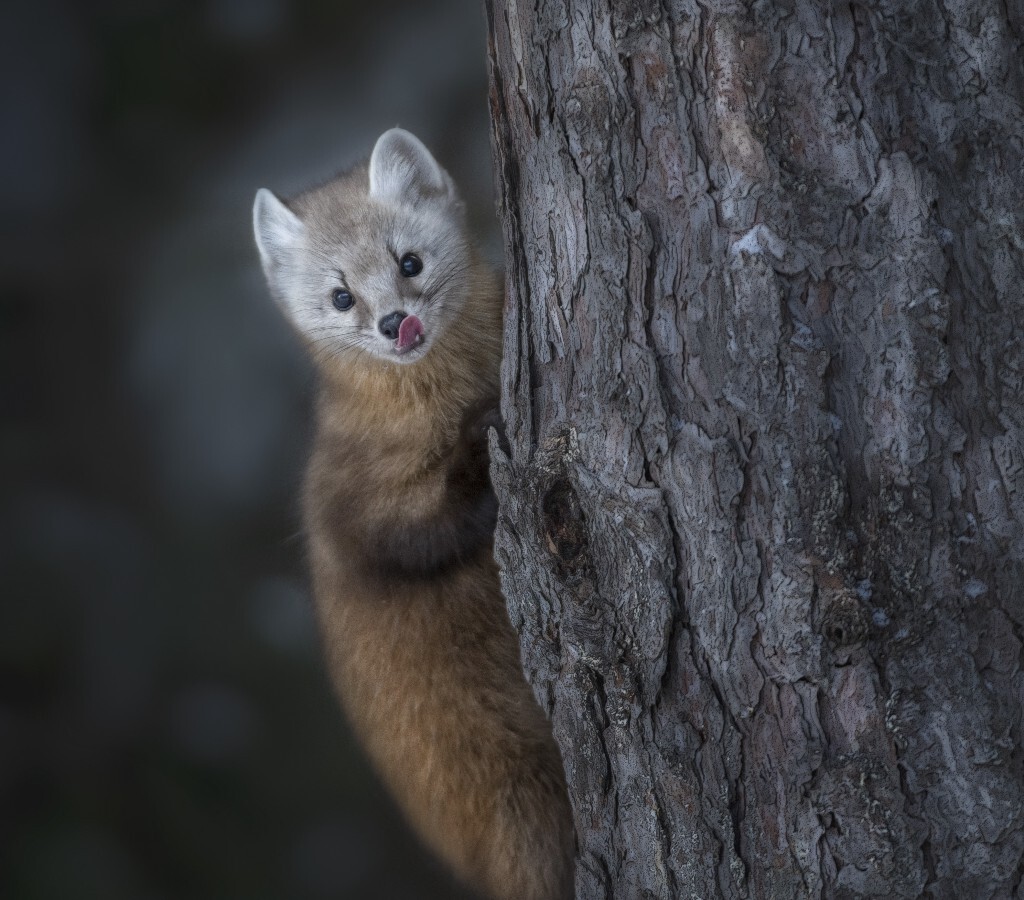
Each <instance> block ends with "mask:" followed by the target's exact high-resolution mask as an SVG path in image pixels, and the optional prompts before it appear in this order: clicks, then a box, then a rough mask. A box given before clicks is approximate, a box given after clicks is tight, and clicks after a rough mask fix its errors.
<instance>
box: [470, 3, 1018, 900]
mask: <svg viewBox="0 0 1024 900" xmlns="http://www.w3.org/2000/svg"><path fill="white" fill-rule="evenodd" d="M487 7H488V14H489V19H490V29H491V46H490V55H491V74H492V92H491V102H492V114H493V123H494V133H493V146H494V151H495V154H496V166H497V171H498V179H499V187H500V192H501V203H502V209H501V212H502V217H503V225H504V229H505V239H506V247H507V267H508V283H509V299H508V305H507V321H506V342H505V354H506V359H505V372H504V375H505V379H504V380H505V388H504V390H505V394H504V397H503V405H504V412H505V416H506V419H507V422H508V435H509V438H510V442H511V454H510V456H507V457H506V456H504V455H502V454H501V453H500V451H499V450H498V448H497V446H496V445H495V446H494V450H495V462H494V468H493V476H494V479H495V483H496V487H497V490H498V492H499V495H500V499H501V509H502V512H501V517H500V522H499V527H498V538H497V550H496V552H497V554H498V558H499V561H500V562H501V564H502V566H503V570H504V575H503V578H504V588H505V591H506V596H507V598H508V602H509V608H510V612H511V615H512V618H513V621H514V622H515V624H516V626H517V628H518V629H519V631H520V634H521V637H522V648H523V656H524V664H525V666H526V668H527V673H528V676H529V678H530V679H531V681H532V683H533V684H534V686H535V689H536V690H537V693H538V695H539V696H540V697H541V698H542V700H543V701H544V702H545V703H546V704H547V707H548V708H549V709H550V710H551V713H552V716H553V721H554V727H555V733H556V737H557V739H558V742H559V744H560V746H561V749H562V753H563V756H564V759H565V765H566V770H567V775H568V780H569V785H570V791H571V796H572V802H573V805H574V808H575V816H576V827H577V830H578V839H579V858H578V866H577V882H578V896H579V897H581V898H586V900H591V898H598V897H617V898H640V897H686V898H690V897H700V898H712V897H727V898H738V897H753V898H762V897H778V898H790V897H893V898H896V897H918V896H930V897H965V898H983V897H1011V896H1012V897H1021V896H1024V888H1022V884H1021V882H1022V874H1024V758H1022V740H1021V738H1022V735H1021V710H1022V706H1024V674H1022V671H1021V664H1022V654H1021V651H1022V643H1024V590H1022V584H1024V565H1022V560H1024V451H1022V436H1024V407H1022V403H1021V392H1022V387H1024V303H1022V298H1021V292H1022V290H1024V263H1022V259H1024V108H1022V105H1021V104H1022V97H1024V75H1022V60H1024V47H1022V41H1021V36H1022V34H1024V13H1022V5H1021V3H1020V0H924V2H916V0H879V2H875V3H871V4H861V3H852V4H848V3H830V2H824V0H821V2H810V0H806V2H803V0H788V2H787V0H779V2H775V3H770V2H752V3H739V2H725V0H701V2H696V0H662V2H658V0H641V2H631V0H593V2H583V0H580V2H575V0H545V2H541V3H537V4H521V3H519V2H518V0H488V2H487Z"/></svg>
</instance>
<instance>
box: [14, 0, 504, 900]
mask: <svg viewBox="0 0 1024 900" xmlns="http://www.w3.org/2000/svg"><path fill="white" fill-rule="evenodd" d="M0 72H2V76H0V123H2V137H0V202H2V210H3V215H2V219H0V228H2V229H3V239H2V242H0V259H2V297H0V370H2V373H3V377H2V381H0V392H2V393H0V408H2V413H3V427H2V437H0V461H2V465H0V496H2V498H3V503H2V511H0V573H2V574H0V897H2V898H8V900H37V898H38V900H76V898H87V897H88V898H153V900H156V898H189V900H204V898H251V900H260V898H267V900H270V898H273V900H283V898H289V900H304V898H310V900H313V898H342V897H344V898H349V897H351V898H389V900H390V898H403V897H408V898H430V897H458V896H463V895H461V894H460V893H459V892H458V891H457V890H456V889H455V888H454V886H453V885H452V884H451V882H450V881H449V880H448V877H447V875H446V874H445V873H444V872H443V871H442V870H441V869H440V867H439V866H438V865H436V864H435V863H434V862H433V861H432V860H431V859H430V858H429V857H428V856H427V855H426V853H425V852H424V851H422V850H421V849H420V848H419V847H418V846H417V844H416V842H415V840H414V839H413V838H412V837H411V835H410V834H409V833H408V831H407V830H406V829H405V826H404V825H403V824H402V822H401V820H400V819H399V817H398V815H397V813H396V811H395V809H394V808H393V806H392V805H391V801H390V800H389V799H388V798H387V797H386V795H385V794H384V793H383V791H382V789H381V787H380V786H379V784H378V783H377V782H376V781H375V779H374V777H373V775H372V774H371V772H370V770H369V769H368V767H367V764H366V762H365V761H364V760H363V758H362V756H361V754H360V751H359V750H358V748H357V746H356V745H355V742H354V741H353V739H352V737H351V735H350V734H349V733H348V731H347V730H346V727H345V725H344V723H343V721H342V719H341V715H340V713H339V711H338V709H337V707H336V705H335V702H334V698H333V696H332V695H331V691H330V688H329V685H328V683H327V680H326V677H325V674H324V671H323V667H322V665H321V661H320V655H319V648H318V646H317V639H316V634H315V631H314V626H313V621H312V615H311V605H310V599H309V596H308V591H307V586H306V582H305V580H304V575H303V565H302V553H303V548H302V541H301V537H300V535H299V533H298V510H297V506H296V492H297V487H298V483H299V479H300V477H301V471H302V466H303V461H304V457H305V454H306V450H307V444H308V440H309V437H310V429H311V423H310V395H311V392H312V389H313V387H314V383H313V378H312V374H311V372H310V369H309V367H308V366H307V364H306V363H305V361H304V358H303V354H302V351H301V348H300V346H299V345H298V343H297V341H296V340H295V339H294V338H293V337H292V335H291V334H290V332H289V331H288V329H287V328H286V326H285V324H284V321H283V319H282V318H281V317H280V315H279V314H278V313H277V312H276V310H275V309H274V307H273V304H272V302H271V300H270V299H269V296H268V294H267V292H266V289H265V288H264V285H263V281H262V276H261V274H260V272H259V269H258V263H257V257H256V252H255V249H254V247H253V243H252V237H251V224H250V215H251V213H250V210H251V205H252V199H253V195H254V193H255V191H256V189H257V188H259V187H270V188H272V189H274V190H275V191H277V192H278V193H281V194H284V195H288V194H289V193H292V192H295V191H297V190H299V189H301V188H304V187H307V186H309V185H311V184H313V183H315V182H316V181H318V180H320V179H322V178H324V177H327V176H329V175H331V174H332V173H334V172H336V171H338V170H339V169H341V168H343V167H345V166H347V165H348V164H350V163H352V162H355V161H357V160H358V159H360V158H362V157H365V156H366V155H368V154H369V151H370V149H371V148H372V145H373V141H374V139H375V138H376V136H377V135H378V134H379V133H380V132H382V131H383V130H385V129H386V128H389V127H391V126H393V125H402V126H403V127H406V128H409V129H410V130H412V131H413V132H415V133H416V134H417V135H419V136H420V137H421V138H422V139H423V140H424V141H425V142H426V143H427V145H428V146H430V147H431V148H432V149H433V150H434V152H435V154H436V155H437V156H438V158H439V159H440V160H441V161H442V163H444V164H445V165H447V166H448V168H449V170H450V171H451V172H452V174H453V175H454V177H455V179H456V181H457V182H458V183H459V184H460V185H461V186H462V187H463V190H464V193H465V194H466V196H467V198H468V199H469V201H470V205H471V214H472V215H473V217H474V219H475V221H476V223H477V225H478V227H479V229H480V232H481V234H482V235H483V236H484V238H485V241H486V244H487V246H488V248H489V250H490V253H491V254H492V256H493V257H494V258H500V251H499V241H498V237H497V231H496V226H495V224H494V221H493V205H492V199H491V198H492V193H491V191H492V185H491V169H490V159H489V148H488V140H489V131H488V125H487V118H486V117H487V103H486V54H485V33H484V23H483V13H482V10H481V8H480V5H479V4H478V3H476V2H469V3H467V2H463V0H448V2H436V3H422V2H420V3H416V2H414V0H408V2H385V0H378V2H375V3H371V4H365V3H362V2H345V0H323V2H315V0H307V2H285V0H195V2H178V3H171V2H161V0H133V2H129V0H123V2H113V0H110V2H89V3H81V2H71V0H67V2H60V0H35V2H31V3H29V2H23V3H8V4H5V5H4V9H3V12H2V20H0Z"/></svg>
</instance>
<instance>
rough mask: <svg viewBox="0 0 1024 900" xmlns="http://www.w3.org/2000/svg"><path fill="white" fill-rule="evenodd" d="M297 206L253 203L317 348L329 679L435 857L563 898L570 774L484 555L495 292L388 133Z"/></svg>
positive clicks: (525, 893) (503, 891)
mask: <svg viewBox="0 0 1024 900" xmlns="http://www.w3.org/2000/svg"><path fill="white" fill-rule="evenodd" d="M290 206H291V208H290V209H289V207H286V206H285V205H284V204H282V203H281V202H280V201H279V200H277V199H276V198H274V197H273V195H270V194H269V192H263V191H261V192H260V194H259V195H257V202H256V208H255V210H254V217H255V225H256V233H257V244H258V245H259V248H260V253H261V257H262V260H263V265H264V270H265V272H266V274H267V278H268V281H269V283H270V286H271V289H272V291H273V292H274V294H275V296H276V297H277V299H278V301H279V302H280V303H281V304H282V305H283V306H284V308H285V310H286V312H288V314H289V315H290V317H291V319H292V321H293V323H294V324H295V325H296V327H297V328H298V329H299V331H300V332H301V333H302V334H304V335H305V336H306V338H307V340H308V341H309V343H310V346H311V349H312V350H313V351H314V357H315V359H316V361H317V365H318V369H319V374H320V396H319V399H318V404H317V410H318V425H317V435H316V438H315V442H314V450H313V455H312V459H311V462H310V466H309V470H308V473H307V478H306V485H305V495H304V516H305V526H306V532H307V535H308V541H309V552H310V560H311V563H312V578H313V588H314V595H315V598H316V605H317V612H318V617H319V620H320V625H321V630H322V633H323V637H324V643H325V647H326V652H327V659H328V663H329V667H330V672H331V675H332V679H333V681H334V684H335V687H336V689H337V691H338V694H339V696H340V698H341V701H342V705H343V706H344V708H345V711H346V713H347V714H348V716H349V718H350V720H351V722H352V724H353V726H354V728H355V730H356V732H357V734H358V735H359V737H360V739H361V740H362V742H363V744H364V746H365V748H366V750H367V752H368V754H369V756H370V758H371V760H372V761H373V762H374V765H375V766H376V768H377V769H378V771H379V772H380V774H381V776H382V777H383V779H384V781H385V782H386V784H387V785H388V786H389V788H390V789H391V790H392V792H393V793H394V796H395V797H396V799H397V801H398V803H399V805H400V806H401V808H402V809H403V810H404V812H405V814H406V816H407V817H408V819H409V821H410V822H411V823H412V825H413V827H414V828H415V829H416V830H417V831H418V833H419V834H420V835H421V837H422V838H423V840H424V841H425V842H426V843H427V844H428V845H429V846H431V847H432V848H433V849H434V850H435V851H436V852H437V853H438V854H439V855H440V856H441V857H442V858H443V859H445V860H447V862H448V863H449V864H450V865H451V866H452V868H453V869H454V870H455V872H456V873H457V874H458V875H459V876H460V877H461V878H462V879H463V880H465V881H466V882H467V883H468V884H469V885H471V886H472V887H474V888H476V889H477V890H479V891H481V892H483V893H484V894H486V895H487V896H490V897H493V898H503V900H504V898H507V900H513V898H515V900H566V898H568V897H570V896H571V894H572V868H571V859H572V827H571V820H570V814H569V807H568V801H567V799H566V789H565V781H564V776H563V772H562V764H561V760H560V758H559V755H558V751H557V749H556V747H555V744H554V741H553V739H552V737H551V733H550V727H549V725H548V722H547V720H546V718H545V716H544V714H543V712H542V711H541V709H540V707H539V706H538V704H537V702H536V700H535V698H534V697H533V694H532V692H531V691H530V689H529V686H528V685H527V684H526V681H525V679H524V677H523V675H522V670H521V666H520V659H519V646H518V641H517V638H516V635H515V632H514V631H513V629H512V627H511V625H510V623H509V620H508V615H507V612H506V609H505V603H504V599H503V598H502V596H501V592H500V587H499V581H498V572H497V567H496V565H495V563H494V560H493V557H492V536H493V527H494V516H495V502H494V496H493V493H492V491H491V487H490V482H489V478H488V471H487V469H488V459H487V445H486V442H487V426H488V425H489V424H492V423H493V422H494V421H495V412H494V411H495V408H496V398H497V391H498V367H499V362H500V353H501V343H500V342H501V312H502V296H501V291H500V288H499V285H498V282H497V279H496V278H495V276H494V274H493V273H492V272H490V271H489V270H488V269H487V267H486V266H485V265H483V264H482V263H481V262H480V260H479V259H478V257H477V255H476V252H475V250H474V249H473V247H472V245H471V243H470V242H469V240H468V239H467V237H466V234H465V226H464V224H463V217H462V212H461V204H460V203H459V201H458V199H457V197H456V195H455V191H454V188H453V186H452V184H451V181H450V179H449V178H448V176H447V174H446V173H445V172H444V171H443V170H442V169H441V168H440V166H438V165H437V163H436V162H435V161H434V160H433V157H431V156H430V154H429V153H428V152H427V151H426V149H425V148H423V145H422V144H420V143H419V141H417V140H416V139H415V138H413V137H412V136H411V135H408V134H407V133H406V132H402V131H399V130H398V129H394V130H392V131H390V132H386V133H385V134H384V135H383V136H382V137H381V139H380V140H379V141H378V143H377V146H376V147H375V149H374V154H373V156H372V157H371V160H370V163H369V166H368V167H366V168H361V169H357V170H355V171H353V172H352V173H350V174H349V175H347V176H343V177H342V178H340V179H337V180H336V181H334V182H330V183H328V184H327V185H324V186H323V187H321V188H318V189H316V190H314V191H311V192H309V193H308V194H305V195H301V196H300V197H298V198H296V199H295V200H294V201H292V202H291V204H290Z"/></svg>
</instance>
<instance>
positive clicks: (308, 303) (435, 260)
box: [253, 128, 472, 365]
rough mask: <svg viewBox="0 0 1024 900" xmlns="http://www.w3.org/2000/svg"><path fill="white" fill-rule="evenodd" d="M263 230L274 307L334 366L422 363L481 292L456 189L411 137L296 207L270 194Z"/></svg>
mask: <svg viewBox="0 0 1024 900" xmlns="http://www.w3.org/2000/svg"><path fill="white" fill-rule="evenodd" d="M253 227H254V229H255V232H256V246H257V247H258V248H259V252H260V259H261V261H262V263H263V271H264V273H265V274H266V276H267V282H268V284H269V285H270V289H271V292H272V293H273V294H274V297H275V298H276V299H277V301H278V303H279V304H280V305H281V307H282V308H283V309H284V311H285V313H286V314H287V315H288V317H289V318H290V319H291V321H292V323H293V324H294V325H295V327H296V328H297V329H298V330H299V332H300V333H301V334H302V335H304V336H305V337H306V339H307V340H309V341H310V343H311V344H313V345H314V346H315V348H316V349H317V350H319V351H326V352H327V353H329V354H330V355H331V356H338V357H351V358H352V359H353V360H355V359H358V358H365V357H364V354H370V355H371V356H372V357H374V358H375V359H379V360H386V361H389V362H392V363H394V364H396V365H408V364H415V363H416V362H418V361H419V360H421V359H423V358H424V357H425V356H426V355H427V354H428V353H429V352H430V349H431V347H432V346H433V345H434V343H435V342H436V341H437V340H438V339H439V338H440V336H441V335H442V334H443V333H444V331H445V329H446V328H447V327H448V326H449V325H450V324H451V323H452V322H453V321H454V320H455V318H456V317H457V316H458V315H459V314H460V312H461V311H462V308H463V306H464V304H465V302H466V300H467V298H468V296H469V294H470V291H471V287H472V281H471V279H472V272H471V268H472V259H471V251H470V247H469V242H468V241H467V238H466V233H465V228H466V226H465V215H464V210H463V205H462V203H461V201H460V200H459V198H458V195H457V193H456V190H455V186H454V184H453V183H452V180H451V178H450V177H449V175H448V173H447V172H445V170H444V169H442V168H441V166H440V165H439V164H438V163H437V161H436V160H435V159H434V157H433V156H431V154H430V152H429V151H428V150H427V148H426V147H424V146H423V144H422V143H420V141H419V140H418V139H417V138H415V137H414V136H413V135H411V134H409V132H407V131H403V130H402V129H400V128H392V129H391V130H390V131H386V132H384V134H382V135H381V136H380V138H379V139H378V141H377V144H376V146H375V147H374V148H373V154H372V155H371V156H370V161H369V163H368V164H366V165H363V166H360V167H359V168H357V169H354V170H353V171H351V172H349V173H347V174H345V175H342V176H340V177H338V178H336V179H334V180H333V181H329V182H327V183H326V184H324V185H322V186H320V187H318V188H314V189H313V190H311V191H307V192H306V193H304V194H300V195H299V196H297V197H295V198H293V199H292V200H290V201H288V202H287V203H284V202H282V201H281V200H279V199H278V198H277V197H275V196H274V194H272V193H271V192H270V191H268V190H266V189H265V188H263V189H261V190H259V191H258V192H257V193H256V202H255V205H254V206H253Z"/></svg>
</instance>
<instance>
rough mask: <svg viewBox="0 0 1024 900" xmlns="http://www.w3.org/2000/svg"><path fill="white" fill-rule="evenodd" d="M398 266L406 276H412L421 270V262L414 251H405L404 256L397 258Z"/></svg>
mask: <svg viewBox="0 0 1024 900" xmlns="http://www.w3.org/2000/svg"><path fill="white" fill-rule="evenodd" d="M398 268H400V269H401V270H402V274H403V275H404V276H405V277H406V278H412V277H413V276H414V275H419V274H420V272H422V271H423V262H422V261H421V260H420V258H419V257H418V256H417V255H416V254H415V253H406V254H405V256H403V257H402V258H401V260H399V263H398Z"/></svg>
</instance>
